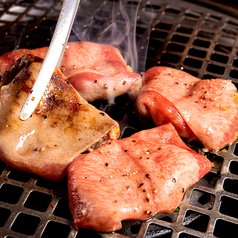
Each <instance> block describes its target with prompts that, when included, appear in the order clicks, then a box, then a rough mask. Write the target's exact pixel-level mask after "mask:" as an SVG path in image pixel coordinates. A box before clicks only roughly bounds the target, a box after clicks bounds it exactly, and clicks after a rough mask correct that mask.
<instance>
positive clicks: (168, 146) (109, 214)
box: [67, 124, 211, 232]
mask: <svg viewBox="0 0 238 238" xmlns="http://www.w3.org/2000/svg"><path fill="white" fill-rule="evenodd" d="M210 169H211V162H210V161H209V160H207V159H206V158H205V157H204V156H201V155H199V154H197V153H196V152H195V151H193V150H192V149H190V148H189V147H187V146H186V145H185V144H184V142H183V141H182V140H181V139H180V137H179V136H178V134H177V132H176V130H175V129H174V127H173V126H172V124H166V125H163V126H160V127H156V128H153V129H149V130H144V131H140V132H138V133H136V134H134V135H132V136H131V137H129V138H124V139H121V140H113V141H112V142H110V143H108V144H106V145H104V146H102V147H100V148H98V149H97V150H94V151H93V152H91V153H89V154H82V155H80V156H79V157H78V158H77V159H76V160H74V161H73V162H72V163H71V164H70V165H69V167H68V170H67V175H68V197H69V204H70V209H71V213H72V216H73V219H74V223H75V225H76V226H77V227H83V228H89V229H94V230H98V231H104V232H109V231H114V230H118V229H120V228H121V221H122V220H146V219H148V218H150V217H151V216H154V215H155V214H157V213H172V212H173V211H174V210H175V209H176V207H177V206H178V205H179V203H180V201H181V199H182V197H183V194H184V192H185V191H186V189H187V188H188V187H189V186H191V185H192V184H194V183H196V182H197V181H198V180H199V179H200V178H201V177H203V176H204V175H205V174H206V173H208V172H209V170H210Z"/></svg>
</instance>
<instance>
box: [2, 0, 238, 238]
mask: <svg viewBox="0 0 238 238" xmlns="http://www.w3.org/2000/svg"><path fill="white" fill-rule="evenodd" d="M118 4H119V3H118V1H113V0H106V1H97V0H87V1H86V0H84V1H81V7H80V10H79V11H78V14H77V17H76V21H78V22H77V24H75V25H74V27H73V31H72V32H71V35H70V39H69V40H70V41H74V40H79V39H81V38H82V35H80V32H83V33H85V32H86V33H88V35H87V37H88V38H87V39H89V40H91V41H96V42H97V41H99V40H100V38H102V35H101V32H102V31H103V30H104V29H106V28H107V27H108V26H109V25H110V23H111V22H112V21H114V22H115V23H116V24H117V25H123V24H124V20H123V17H122V16H121V14H120V12H118V11H116V12H114V13H116V14H114V15H112V9H119V8H117V6H118ZM122 4H123V7H124V8H125V10H126V12H130V13H134V11H135V9H138V15H137V17H136V31H135V33H136V42H137V45H136V46H137V50H138V53H137V55H138V70H137V71H138V72H144V70H146V69H148V68H150V67H152V66H156V65H165V66H170V67H174V68H177V69H182V70H184V71H186V72H189V73H190V74H192V75H194V76H197V77H199V78H201V79H207V78H215V77H220V78H224V79H231V80H232V81H233V82H234V84H235V85H236V86H237V87H238V37H237V34H238V20H237V19H236V18H235V17H234V16H236V15H235V14H237V11H236V10H232V9H230V8H229V9H228V8H226V7H222V8H221V7H220V5H216V6H214V2H211V1H206V3H204V2H203V1H192V2H191V1H182V0H180V1H177V0H160V1H157V0H150V1H139V0H135V1H126V0H123V1H122ZM95 6H96V7H95ZM113 7H114V8H113ZM60 9H61V2H60V1H55V0H45V1H43V0H21V1H19V0H10V1H4V0H0V54H3V53H5V52H7V51H10V50H14V49H16V48H19V47H20V48H36V47H43V46H47V45H49V42H50V39H51V36H52V34H53V31H54V28H55V25H56V22H57V18H58V14H59V12H60ZM82 9H84V10H83V11H82ZM134 24H135V23H134V21H132V22H131V26H132V27H131V29H135V28H134V27H135V25H134ZM127 33H128V36H130V35H131V34H132V33H133V32H132V31H129V32H127ZM81 40H85V39H81ZM127 40H129V37H127ZM147 45H148V49H147ZM119 48H120V47H119ZM120 50H121V52H122V53H123V54H124V56H126V58H127V56H128V52H127V51H126V50H127V49H125V48H123V47H121V48H120ZM145 56H146V57H145ZM128 59H129V61H130V57H129V56H128ZM128 100H129V99H128V97H127V96H121V97H119V98H117V99H116V100H115V103H114V104H112V105H109V104H108V102H106V101H102V102H95V103H93V104H94V105H95V106H96V107H97V108H99V109H101V110H104V111H105V112H107V113H108V114H109V115H110V116H111V117H112V118H115V119H116V120H117V121H118V122H119V123H120V126H121V131H122V137H127V136H130V135H131V134H133V133H135V132H137V131H139V130H141V129H146V128H149V127H151V126H152V125H150V124H148V125H145V124H143V123H141V122H140V121H139V120H138V118H137V117H136V115H135V114H133V112H132V111H133V105H131V104H128ZM118 111H120V112H121V114H120V115H118V113H117V112H118ZM188 145H189V146H190V147H191V148H193V149H194V150H196V151H198V152H201V153H204V152H202V150H201V149H202V147H201V145H200V144H199V143H194V142H191V143H189V144H188ZM205 155H206V156H207V157H208V158H209V159H210V160H211V161H212V162H213V165H214V166H213V168H212V170H211V171H210V172H209V173H208V174H207V175H206V176H205V177H204V178H202V179H201V180H200V181H198V183H197V184H195V185H193V186H192V187H190V188H189V189H188V190H187V192H186V193H185V195H184V198H183V200H182V202H181V204H180V206H179V210H178V211H175V212H174V213H172V214H170V215H167V214H158V215H156V216H155V217H153V218H151V219H150V220H148V221H145V222H140V221H123V228H122V229H121V230H120V231H117V232H115V233H112V234H111V233H109V234H108V233H107V234H104V233H103V234H102V233H96V232H93V231H89V230H85V229H79V230H77V229H76V228H75V227H74V225H73V220H72V217H71V214H70V210H69V206H68V198H67V180H66V178H65V179H64V180H63V181H62V182H61V183H54V182H50V181H46V180H44V179H42V178H40V177H38V176H36V175H33V174H29V173H25V172H22V171H18V170H15V169H13V168H11V167H10V166H8V165H6V164H4V163H3V162H1V161H0V214H1V215H0V234H1V236H2V237H5V236H12V237H19V238H22V237H24V238H28V237H42V238H46V237H67V238H78V237H95V238H98V237H105V238H108V237H112V238H123V237H124V238H125V237H137V238H145V237H146V238H152V237H162V238H198V237H207V238H208V237H209V238H211V237H219V238H223V237H231V238H232V237H234V235H233V234H234V231H237V229H238V215H237V214H238V210H237V207H238V189H237V188H238V145H237V144H236V143H235V144H234V145H231V146H227V147H226V148H224V149H223V150H221V151H219V152H216V153H212V152H206V153H205Z"/></svg>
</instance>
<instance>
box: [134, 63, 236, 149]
mask: <svg viewBox="0 0 238 238" xmlns="http://www.w3.org/2000/svg"><path fill="white" fill-rule="evenodd" d="M143 77H144V78H143V79H144V86H143V87H142V88H141V89H140V90H139V92H137V93H136V96H135V97H137V99H136V103H135V105H136V108H137V110H138V112H139V113H140V114H141V115H142V116H144V117H152V118H153V120H154V122H155V124H156V125H161V124H164V123H168V122H171V123H172V124H173V125H174V126H175V128H176V129H177V131H178V133H179V134H180V136H181V137H184V138H187V139H188V140H190V141H191V140H199V141H200V142H202V144H203V145H204V146H205V147H206V148H207V149H210V150H219V149H221V148H223V147H224V146H226V145H227V144H229V143H231V142H232V141H233V140H235V139H236V137H237V132H238V123H237V121H238V110H237V102H238V100H237V99H238V97H237V89H236V87H235V85H234V84H232V82H231V81H229V80H223V79H211V80H200V79H198V78H196V77H194V76H192V75H190V74H188V73H186V72H183V71H180V70H176V69H173V68H169V67H153V68H151V69H149V70H147V71H146V72H145V74H144V76H143Z"/></svg>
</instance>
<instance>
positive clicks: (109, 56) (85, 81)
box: [0, 42, 141, 102]
mask: <svg viewBox="0 0 238 238" xmlns="http://www.w3.org/2000/svg"><path fill="white" fill-rule="evenodd" d="M47 50H48V47H43V48H38V49H18V50H16V51H12V52H8V53H6V54H4V55H2V56H1V57H0V67H1V73H2V74H3V73H4V72H5V70H6V69H8V68H9V67H10V66H11V65H12V64H13V63H14V62H15V61H16V60H17V59H19V58H20V57H22V56H23V55H25V54H32V55H35V56H38V57H40V58H44V57H45V54H46V52H47ZM60 69H61V70H62V72H63V73H64V75H65V77H66V78H67V79H68V80H69V81H70V82H71V84H72V85H73V86H74V87H75V89H76V90H77V91H78V92H79V93H80V95H81V96H82V97H83V98H84V99H85V100H87V101H89V102H92V101H95V100H99V99H109V100H110V99H114V98H115V97H117V96H120V95H123V94H125V93H128V92H129V91H130V89H131V87H132V85H134V83H137V84H138V83H139V84H140V83H141V76H140V75H139V74H137V73H133V72H132V70H131V68H130V67H129V66H127V65H126V62H125V61H124V59H123V57H122V55H121V54H120V52H119V50H118V49H117V48H115V47H113V46H110V45H106V44H97V43H92V42H69V43H68V44H67V47H66V50H65V53H64V56H63V59H62V61H61V67H60Z"/></svg>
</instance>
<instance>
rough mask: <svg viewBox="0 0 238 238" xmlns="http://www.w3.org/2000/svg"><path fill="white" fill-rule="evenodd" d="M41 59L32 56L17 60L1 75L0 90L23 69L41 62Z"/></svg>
mask: <svg viewBox="0 0 238 238" xmlns="http://www.w3.org/2000/svg"><path fill="white" fill-rule="evenodd" d="M42 61H43V59H41V58H39V57H37V56H34V55H30V54H28V55H24V56H23V57H21V58H20V59H18V60H17V61H16V62H15V63H14V64H13V65H12V66H11V67H10V68H8V69H7V70H6V71H5V73H4V74H3V75H2V78H1V81H0V88H1V87H2V86H3V85H7V84H9V83H11V82H12V80H13V79H14V78H15V76H16V75H17V74H18V73H19V72H20V71H21V70H22V69H24V68H26V67H28V66H29V65H30V64H31V63H32V62H42Z"/></svg>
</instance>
